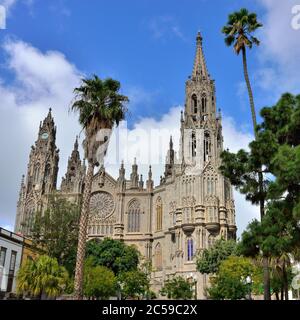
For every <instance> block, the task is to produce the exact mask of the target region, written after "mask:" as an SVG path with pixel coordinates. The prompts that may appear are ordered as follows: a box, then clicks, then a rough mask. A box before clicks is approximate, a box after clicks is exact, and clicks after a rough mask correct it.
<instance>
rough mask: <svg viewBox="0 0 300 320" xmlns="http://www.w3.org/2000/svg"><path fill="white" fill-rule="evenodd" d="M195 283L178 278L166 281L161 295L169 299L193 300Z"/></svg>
mask: <svg viewBox="0 0 300 320" xmlns="http://www.w3.org/2000/svg"><path fill="white" fill-rule="evenodd" d="M193 285H194V284H193V283H190V282H189V280H187V279H185V278H183V277H181V276H177V277H174V278H172V279H170V280H167V281H165V283H164V286H163V288H162V289H161V291H160V293H161V295H162V296H167V297H168V298H169V299H184V300H187V299H192V297H193V294H194V290H193Z"/></svg>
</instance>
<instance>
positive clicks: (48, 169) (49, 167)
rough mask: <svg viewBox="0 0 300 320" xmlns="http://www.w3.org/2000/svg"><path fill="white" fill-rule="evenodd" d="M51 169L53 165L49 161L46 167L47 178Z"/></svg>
mask: <svg viewBox="0 0 300 320" xmlns="http://www.w3.org/2000/svg"><path fill="white" fill-rule="evenodd" d="M50 171H51V165H50V163H47V164H46V168H45V180H47V179H48V177H49V176H50Z"/></svg>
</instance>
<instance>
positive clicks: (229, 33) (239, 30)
mask: <svg viewBox="0 0 300 320" xmlns="http://www.w3.org/2000/svg"><path fill="white" fill-rule="evenodd" d="M260 27H262V24H261V23H259V22H258V21H257V15H256V13H249V11H248V10H247V9H245V8H243V9H241V10H240V11H237V12H233V13H232V14H230V15H229V16H228V22H227V25H226V26H224V27H223V29H222V32H223V33H224V34H225V36H226V37H225V43H226V45H227V46H232V45H233V48H234V51H235V52H236V54H238V55H239V54H240V52H241V51H242V55H243V67H244V76H245V81H246V84H247V89H248V94H249V100H250V107H251V114H252V121H253V127H254V130H255V132H256V126H257V122H256V113H255V106H254V99H253V93H252V88H251V84H250V80H249V75H248V67H247V55H246V48H247V47H248V48H249V49H251V48H252V46H253V44H255V45H259V43H260V42H259V40H258V39H257V38H256V37H254V36H253V35H252V33H253V32H254V31H255V30H257V29H258V28H260Z"/></svg>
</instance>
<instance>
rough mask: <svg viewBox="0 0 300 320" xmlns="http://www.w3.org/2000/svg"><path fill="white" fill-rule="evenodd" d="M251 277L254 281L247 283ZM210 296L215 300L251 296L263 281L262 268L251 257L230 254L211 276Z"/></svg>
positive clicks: (208, 290)
mask: <svg viewBox="0 0 300 320" xmlns="http://www.w3.org/2000/svg"><path fill="white" fill-rule="evenodd" d="M248 277H250V278H249V279H251V281H252V282H249V283H247V278H248ZM210 281H211V287H210V288H208V289H207V292H208V294H209V297H210V298H211V299H215V300H223V299H230V300H238V299H246V298H249V295H250V292H251V290H254V291H256V290H257V288H258V287H259V286H260V283H261V282H262V273H261V270H260V269H259V268H258V267H257V266H256V265H255V264H254V263H253V262H252V261H251V260H250V259H249V258H245V257H239V256H230V257H228V258H227V259H226V260H223V261H222V262H221V264H220V267H219V270H218V273H217V274H216V276H215V277H211V278H210Z"/></svg>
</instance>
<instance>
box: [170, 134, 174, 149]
mask: <svg viewBox="0 0 300 320" xmlns="http://www.w3.org/2000/svg"><path fill="white" fill-rule="evenodd" d="M169 145H170V150H173V139H172V136H170V143H169Z"/></svg>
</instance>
